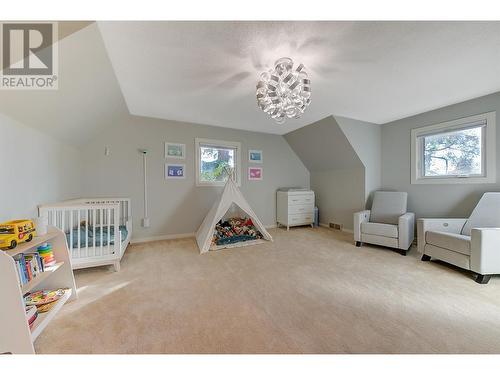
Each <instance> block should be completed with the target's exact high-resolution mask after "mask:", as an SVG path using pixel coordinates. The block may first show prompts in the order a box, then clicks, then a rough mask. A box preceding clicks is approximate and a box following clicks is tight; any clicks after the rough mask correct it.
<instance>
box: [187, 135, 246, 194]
mask: <svg viewBox="0 0 500 375" xmlns="http://www.w3.org/2000/svg"><path fill="white" fill-rule="evenodd" d="M195 143H196V185H197V186H213V185H215V186H217V185H224V184H225V183H226V181H227V177H228V174H227V172H228V171H234V176H235V179H236V183H237V184H238V185H240V171H241V143H239V142H226V141H217V140H214V139H201V138H196V142H195Z"/></svg>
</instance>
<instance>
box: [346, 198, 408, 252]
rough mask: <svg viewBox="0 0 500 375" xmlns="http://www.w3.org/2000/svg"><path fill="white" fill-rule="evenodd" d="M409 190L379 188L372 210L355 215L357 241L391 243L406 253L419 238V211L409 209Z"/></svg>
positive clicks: (359, 244) (380, 243)
mask: <svg viewBox="0 0 500 375" xmlns="http://www.w3.org/2000/svg"><path fill="white" fill-rule="evenodd" d="M407 200H408V193H404V192H393V191H377V192H375V195H374V197H373V204H372V208H371V210H365V211H360V212H356V213H355V214H354V241H356V246H358V247H359V246H361V245H362V244H363V242H366V243H371V244H375V245H381V246H387V247H391V248H395V249H398V250H399V253H400V254H401V255H406V252H407V251H408V249H409V248H410V246H411V244H412V242H413V239H414V237H415V214H414V213H412V212H406V203H407Z"/></svg>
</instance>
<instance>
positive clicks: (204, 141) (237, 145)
mask: <svg viewBox="0 0 500 375" xmlns="http://www.w3.org/2000/svg"><path fill="white" fill-rule="evenodd" d="M200 146H214V147H228V148H234V149H236V153H235V159H236V160H235V161H234V165H235V178H236V184H237V185H238V186H241V142H232V141H223V140H219V139H208V138H195V149H196V172H195V173H196V186H224V185H225V184H226V181H201V180H200V162H201V152H200Z"/></svg>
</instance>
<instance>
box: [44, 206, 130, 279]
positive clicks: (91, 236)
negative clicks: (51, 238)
mask: <svg viewBox="0 0 500 375" xmlns="http://www.w3.org/2000/svg"><path fill="white" fill-rule="evenodd" d="M38 213H39V216H40V217H46V218H47V219H48V224H49V225H54V226H56V227H57V228H59V229H61V230H62V231H63V232H64V233H65V234H66V239H67V242H68V248H69V252H70V256H71V264H72V268H73V269H79V268H88V267H97V266H105V265H113V267H114V269H115V271H119V270H120V260H121V258H122V256H123V254H124V253H125V250H126V249H127V246H128V244H129V243H130V238H131V237H132V212H131V205H130V199H129V198H87V199H72V200H67V201H63V202H59V203H55V204H47V205H41V206H39V207H38Z"/></svg>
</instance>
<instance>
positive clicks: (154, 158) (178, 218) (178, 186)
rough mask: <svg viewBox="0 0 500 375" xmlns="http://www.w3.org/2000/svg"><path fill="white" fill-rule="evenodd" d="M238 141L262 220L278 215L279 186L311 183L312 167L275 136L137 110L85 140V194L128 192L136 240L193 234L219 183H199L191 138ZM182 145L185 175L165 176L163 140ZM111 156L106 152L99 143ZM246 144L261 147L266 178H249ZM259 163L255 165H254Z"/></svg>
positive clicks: (247, 188) (248, 190)
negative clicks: (146, 222) (145, 220)
mask: <svg viewBox="0 0 500 375" xmlns="http://www.w3.org/2000/svg"><path fill="white" fill-rule="evenodd" d="M196 137H200V138H212V139H220V140H227V141H238V142H241V143H242V174H241V176H242V187H241V190H242V192H243V194H244V195H245V197H246V198H247V200H248V202H249V203H250V205H251V206H252V208H253V209H254V211H255V212H256V214H257V215H258V216H259V217H260V219H261V220H262V222H263V223H264V224H265V225H274V224H275V221H276V189H277V188H279V187H287V186H300V187H309V178H310V177H309V171H308V170H307V169H306V168H305V166H304V165H303V164H302V162H301V161H300V159H299V158H298V157H297V155H296V154H295V153H294V152H293V151H292V149H291V148H290V146H289V145H288V144H287V142H286V141H285V139H284V138H283V137H282V136H279V135H271V134H263V133H254V132H247V131H240V130H234V129H226V128H219V127H213V126H206V125H196V124H188V123H180V122H173V121H164V120H155V119H150V118H143V117H137V116H124V117H123V119H117V120H116V125H115V127H114V128H113V129H112V128H109V129H105V130H104V132H103V133H102V134H101V135H100V136H99V137H97V138H96V139H95V140H93V141H91V142H90V143H89V144H88V145H86V146H85V148H84V149H85V152H84V154H83V163H84V169H83V175H84V178H83V181H84V183H83V195H85V196H92V195H96V196H111V195H115V196H116V195H117V196H128V197H131V198H132V207H133V219H134V238H135V239H141V238H143V239H144V238H154V237H159V236H166V235H172V234H184V233H192V232H195V231H196V230H197V229H198V227H199V225H200V224H201V222H202V220H203V218H204V216H205V215H206V214H207V212H208V210H209V209H210V207H211V206H212V204H213V203H214V201H215V200H216V199H217V198H218V197H219V195H220V193H221V192H222V187H196V185H195V171H194V169H195V148H194V142H195V138H196ZM166 141H169V142H178V143H185V144H186V148H187V159H186V160H185V161H179V160H175V159H171V161H172V162H173V163H179V162H182V163H184V162H185V164H186V176H187V178H186V179H184V180H165V179H164V164H165V159H164V142H166ZM105 146H108V147H109V148H110V155H109V156H105V155H104V147H105ZM139 148H146V149H148V150H149V154H148V170H149V177H148V184H149V201H150V205H149V211H150V212H149V217H150V219H151V227H150V228H142V227H141V226H140V220H141V218H142V216H143V175H142V173H143V172H142V155H140V154H139V153H138V149H139ZM248 149H257V150H263V158H264V163H263V164H262V166H263V176H264V180H263V181H248V178H247V167H248ZM253 165H256V164H253Z"/></svg>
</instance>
